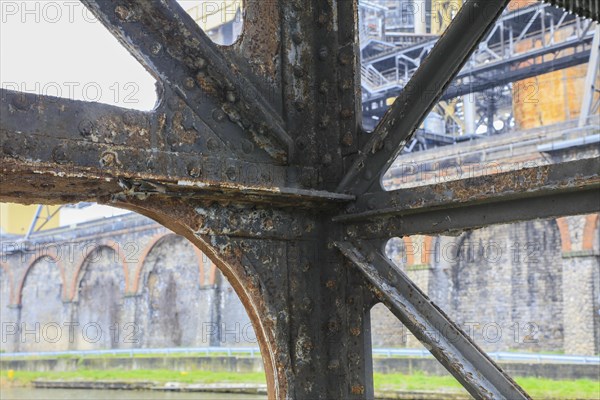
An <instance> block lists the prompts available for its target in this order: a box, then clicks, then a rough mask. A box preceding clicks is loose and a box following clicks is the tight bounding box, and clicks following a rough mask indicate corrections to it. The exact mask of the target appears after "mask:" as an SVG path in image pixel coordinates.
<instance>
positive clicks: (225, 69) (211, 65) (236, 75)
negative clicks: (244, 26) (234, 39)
mask: <svg viewBox="0 0 600 400" xmlns="http://www.w3.org/2000/svg"><path fill="white" fill-rule="evenodd" d="M83 3H84V4H85V5H86V6H87V7H88V8H89V9H90V11H91V12H92V13H93V14H94V15H95V16H96V17H97V18H98V19H99V20H100V21H101V22H102V23H103V24H104V25H106V27H107V28H108V29H109V31H110V32H111V33H112V34H113V35H115V36H116V37H117V39H119V41H120V42H121V43H122V44H123V45H124V46H125V47H126V48H127V49H128V50H129V51H130V52H131V53H132V54H133V55H134V56H135V57H136V58H137V59H138V60H139V61H140V62H141V63H142V64H143V65H144V66H146V68H147V69H148V70H149V71H150V72H151V73H152V74H153V75H154V76H155V77H156V78H158V80H159V82H160V83H162V84H163V85H165V86H168V87H169V88H170V89H171V90H172V91H173V92H174V93H175V94H176V95H177V96H179V97H181V99H183V100H184V101H185V103H186V105H187V106H188V107H189V108H190V109H192V110H193V111H194V112H195V113H196V114H197V115H198V117H200V118H201V119H202V121H203V122H204V123H205V124H206V125H207V126H208V127H209V128H210V129H211V130H213V131H214V132H215V133H216V134H217V135H218V136H219V137H220V138H221V139H222V140H223V141H225V142H231V143H238V144H242V143H244V141H246V142H248V144H246V146H247V147H248V146H251V147H254V146H256V147H257V148H258V149H261V150H263V151H264V152H266V153H268V154H269V155H270V156H271V157H272V158H273V159H274V160H276V161H278V162H285V161H286V159H287V157H288V154H291V153H292V152H293V142H292V140H291V139H290V137H289V136H288V134H287V132H286V131H285V129H284V127H283V125H284V124H283V121H282V119H281V116H280V115H279V114H277V113H276V112H275V111H274V109H273V107H272V105H271V104H270V103H269V101H267V98H265V97H264V96H263V93H261V92H260V91H259V90H258V89H256V87H255V86H254V85H253V84H252V83H251V80H250V79H248V78H247V77H246V75H247V74H248V73H249V71H248V70H243V72H245V74H242V73H241V72H242V71H241V70H240V68H239V67H238V66H236V65H234V64H233V63H232V62H230V61H229V60H228V59H227V58H226V57H225V56H224V54H223V53H222V52H221V51H220V50H219V49H218V47H217V45H216V44H215V43H213V42H212V40H211V39H210V38H209V37H208V36H207V35H206V34H205V33H204V32H202V29H200V27H199V26H198V25H197V24H196V22H195V21H194V20H193V19H192V18H191V17H190V16H189V15H188V14H187V13H186V12H185V11H184V10H183V9H182V8H181V6H180V5H179V4H178V3H177V2H176V1H175V0H83ZM238 62H239V61H238Z"/></svg>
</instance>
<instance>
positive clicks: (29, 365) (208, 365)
mask: <svg viewBox="0 0 600 400" xmlns="http://www.w3.org/2000/svg"><path fill="white" fill-rule="evenodd" d="M499 364H500V366H501V367H502V369H503V370H504V371H506V372H507V373H509V374H510V375H511V376H518V377H535V378H548V379H555V380H574V379H598V376H600V365H597V364H596V365H594V364H567V363H523V362H500V363H499ZM0 369H2V370H10V369H12V370H15V371H37V372H69V371H77V370H79V369H91V370H112V369H121V370H153V369H166V370H174V371H178V370H179V371H184V370H192V369H193V370H203V371H215V372H237V373H248V372H262V371H263V370H264V369H263V365H262V361H261V359H260V358H257V357H190V356H184V357H172V356H170V357H169V356H165V357H161V356H157V357H103V358H91V357H90V358H31V359H4V358H3V359H1V360H0ZM373 370H374V372H376V373H382V374H392V373H400V374H412V373H415V372H425V373H427V374H429V375H446V374H447V372H446V371H445V369H444V368H443V367H442V366H441V365H440V364H439V363H438V362H437V361H436V360H435V359H432V358H375V359H373Z"/></svg>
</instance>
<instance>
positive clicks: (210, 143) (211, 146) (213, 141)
mask: <svg viewBox="0 0 600 400" xmlns="http://www.w3.org/2000/svg"><path fill="white" fill-rule="evenodd" d="M206 145H207V147H208V149H209V150H217V149H218V148H219V143H218V142H217V139H214V138H210V139H208V142H207V143H206Z"/></svg>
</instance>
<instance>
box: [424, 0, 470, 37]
mask: <svg viewBox="0 0 600 400" xmlns="http://www.w3.org/2000/svg"><path fill="white" fill-rule="evenodd" d="M462 5H463V0H431V33H432V34H434V35H441V34H442V33H444V31H445V30H446V28H448V26H449V25H450V22H452V19H453V18H454V17H455V16H456V14H457V13H458V10H460V8H461V7H462Z"/></svg>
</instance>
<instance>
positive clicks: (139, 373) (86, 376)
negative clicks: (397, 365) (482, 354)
mask: <svg viewBox="0 0 600 400" xmlns="http://www.w3.org/2000/svg"><path fill="white" fill-rule="evenodd" d="M8 375H9V372H8V371H1V372H0V385H1V386H2V387H7V386H28V385H30V384H31V382H32V381H33V380H36V379H47V380H86V381H93V380H99V381H109V380H115V381H154V382H156V383H159V384H161V383H166V382H181V383H206V384H209V383H254V384H264V383H265V376H264V374H263V373H244V374H239V373H233V372H207V371H195V370H192V371H170V370H134V371H125V370H106V371H99V370H79V371H75V372H28V371H14V376H12V379H9V376H8ZM374 378H375V388H376V390H401V391H443V392H462V391H463V389H462V387H461V386H460V384H458V382H456V380H455V379H454V378H452V377H450V376H447V377H445V376H429V375H425V374H423V373H415V374H412V375H402V374H389V375H383V374H375V376H374ZM517 382H518V383H519V384H521V385H522V386H523V388H525V390H527V391H528V392H529V393H530V394H531V395H532V396H533V397H534V398H540V399H542V398H552V399H561V398H562V399H574V398H577V399H599V398H600V385H599V383H598V382H597V381H592V380H576V381H553V380H549V379H535V378H517Z"/></svg>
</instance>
